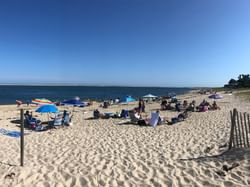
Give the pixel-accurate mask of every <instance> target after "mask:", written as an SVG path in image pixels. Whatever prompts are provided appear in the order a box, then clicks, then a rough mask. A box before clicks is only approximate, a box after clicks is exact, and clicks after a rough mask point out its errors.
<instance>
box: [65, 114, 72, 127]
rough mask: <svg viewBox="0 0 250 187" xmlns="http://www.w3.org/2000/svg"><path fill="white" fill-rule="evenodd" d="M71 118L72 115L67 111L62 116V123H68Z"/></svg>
mask: <svg viewBox="0 0 250 187" xmlns="http://www.w3.org/2000/svg"><path fill="white" fill-rule="evenodd" d="M71 119H72V115H71V116H69V113H67V114H66V115H65V116H64V118H63V125H70V124H71Z"/></svg>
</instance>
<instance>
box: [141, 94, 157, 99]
mask: <svg viewBox="0 0 250 187" xmlns="http://www.w3.org/2000/svg"><path fill="white" fill-rule="evenodd" d="M157 97H158V96H155V95H152V94H148V95H144V96H143V98H157Z"/></svg>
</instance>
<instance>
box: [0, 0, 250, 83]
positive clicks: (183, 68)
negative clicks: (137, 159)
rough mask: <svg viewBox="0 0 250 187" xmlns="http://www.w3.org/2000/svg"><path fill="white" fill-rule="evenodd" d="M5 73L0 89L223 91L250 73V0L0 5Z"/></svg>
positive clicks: (11, 0)
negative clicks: (58, 86) (42, 86)
mask: <svg viewBox="0 0 250 187" xmlns="http://www.w3.org/2000/svg"><path fill="white" fill-rule="evenodd" d="M0 71H1V73H0V84H6V83H7V84H51V83H54V84H84V85H102V86H103V85H116V86H117V85H119V86H162V87H198V86H223V85H224V84H226V83H227V82H228V81H229V80H230V78H235V79H237V77H238V75H239V74H249V73H250V1H249V0H189V1H187V0H8V1H0Z"/></svg>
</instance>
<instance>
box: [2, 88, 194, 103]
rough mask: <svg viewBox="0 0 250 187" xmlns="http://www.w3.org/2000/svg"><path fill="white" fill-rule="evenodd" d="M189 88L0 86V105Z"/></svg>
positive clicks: (121, 95) (181, 92)
mask: <svg viewBox="0 0 250 187" xmlns="http://www.w3.org/2000/svg"><path fill="white" fill-rule="evenodd" d="M190 90H191V89H190V88H162V87H161V88H156V87H110V86H105V87H101V86H0V104H15V101H16V100H21V101H23V102H26V101H30V100H31V99H34V98H46V99H50V100H52V101H62V100H64V99H71V98H74V97H76V96H78V97H80V98H81V99H82V100H86V99H94V100H103V99H115V98H117V97H120V98H124V97H125V96H126V95H131V96H132V97H134V98H140V97H141V96H143V95H146V94H149V93H151V94H153V95H157V96H166V95H168V94H169V93H176V94H177V95H179V94H184V93H186V92H188V91H190Z"/></svg>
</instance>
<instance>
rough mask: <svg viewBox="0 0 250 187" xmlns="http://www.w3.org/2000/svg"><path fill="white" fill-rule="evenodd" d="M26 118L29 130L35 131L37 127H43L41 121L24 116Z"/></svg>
mask: <svg viewBox="0 0 250 187" xmlns="http://www.w3.org/2000/svg"><path fill="white" fill-rule="evenodd" d="M24 117H25V126H26V127H27V128H29V129H33V130H35V129H36V127H37V126H40V125H41V121H40V120H38V119H36V118H33V117H32V118H30V117H29V116H27V115H24Z"/></svg>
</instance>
